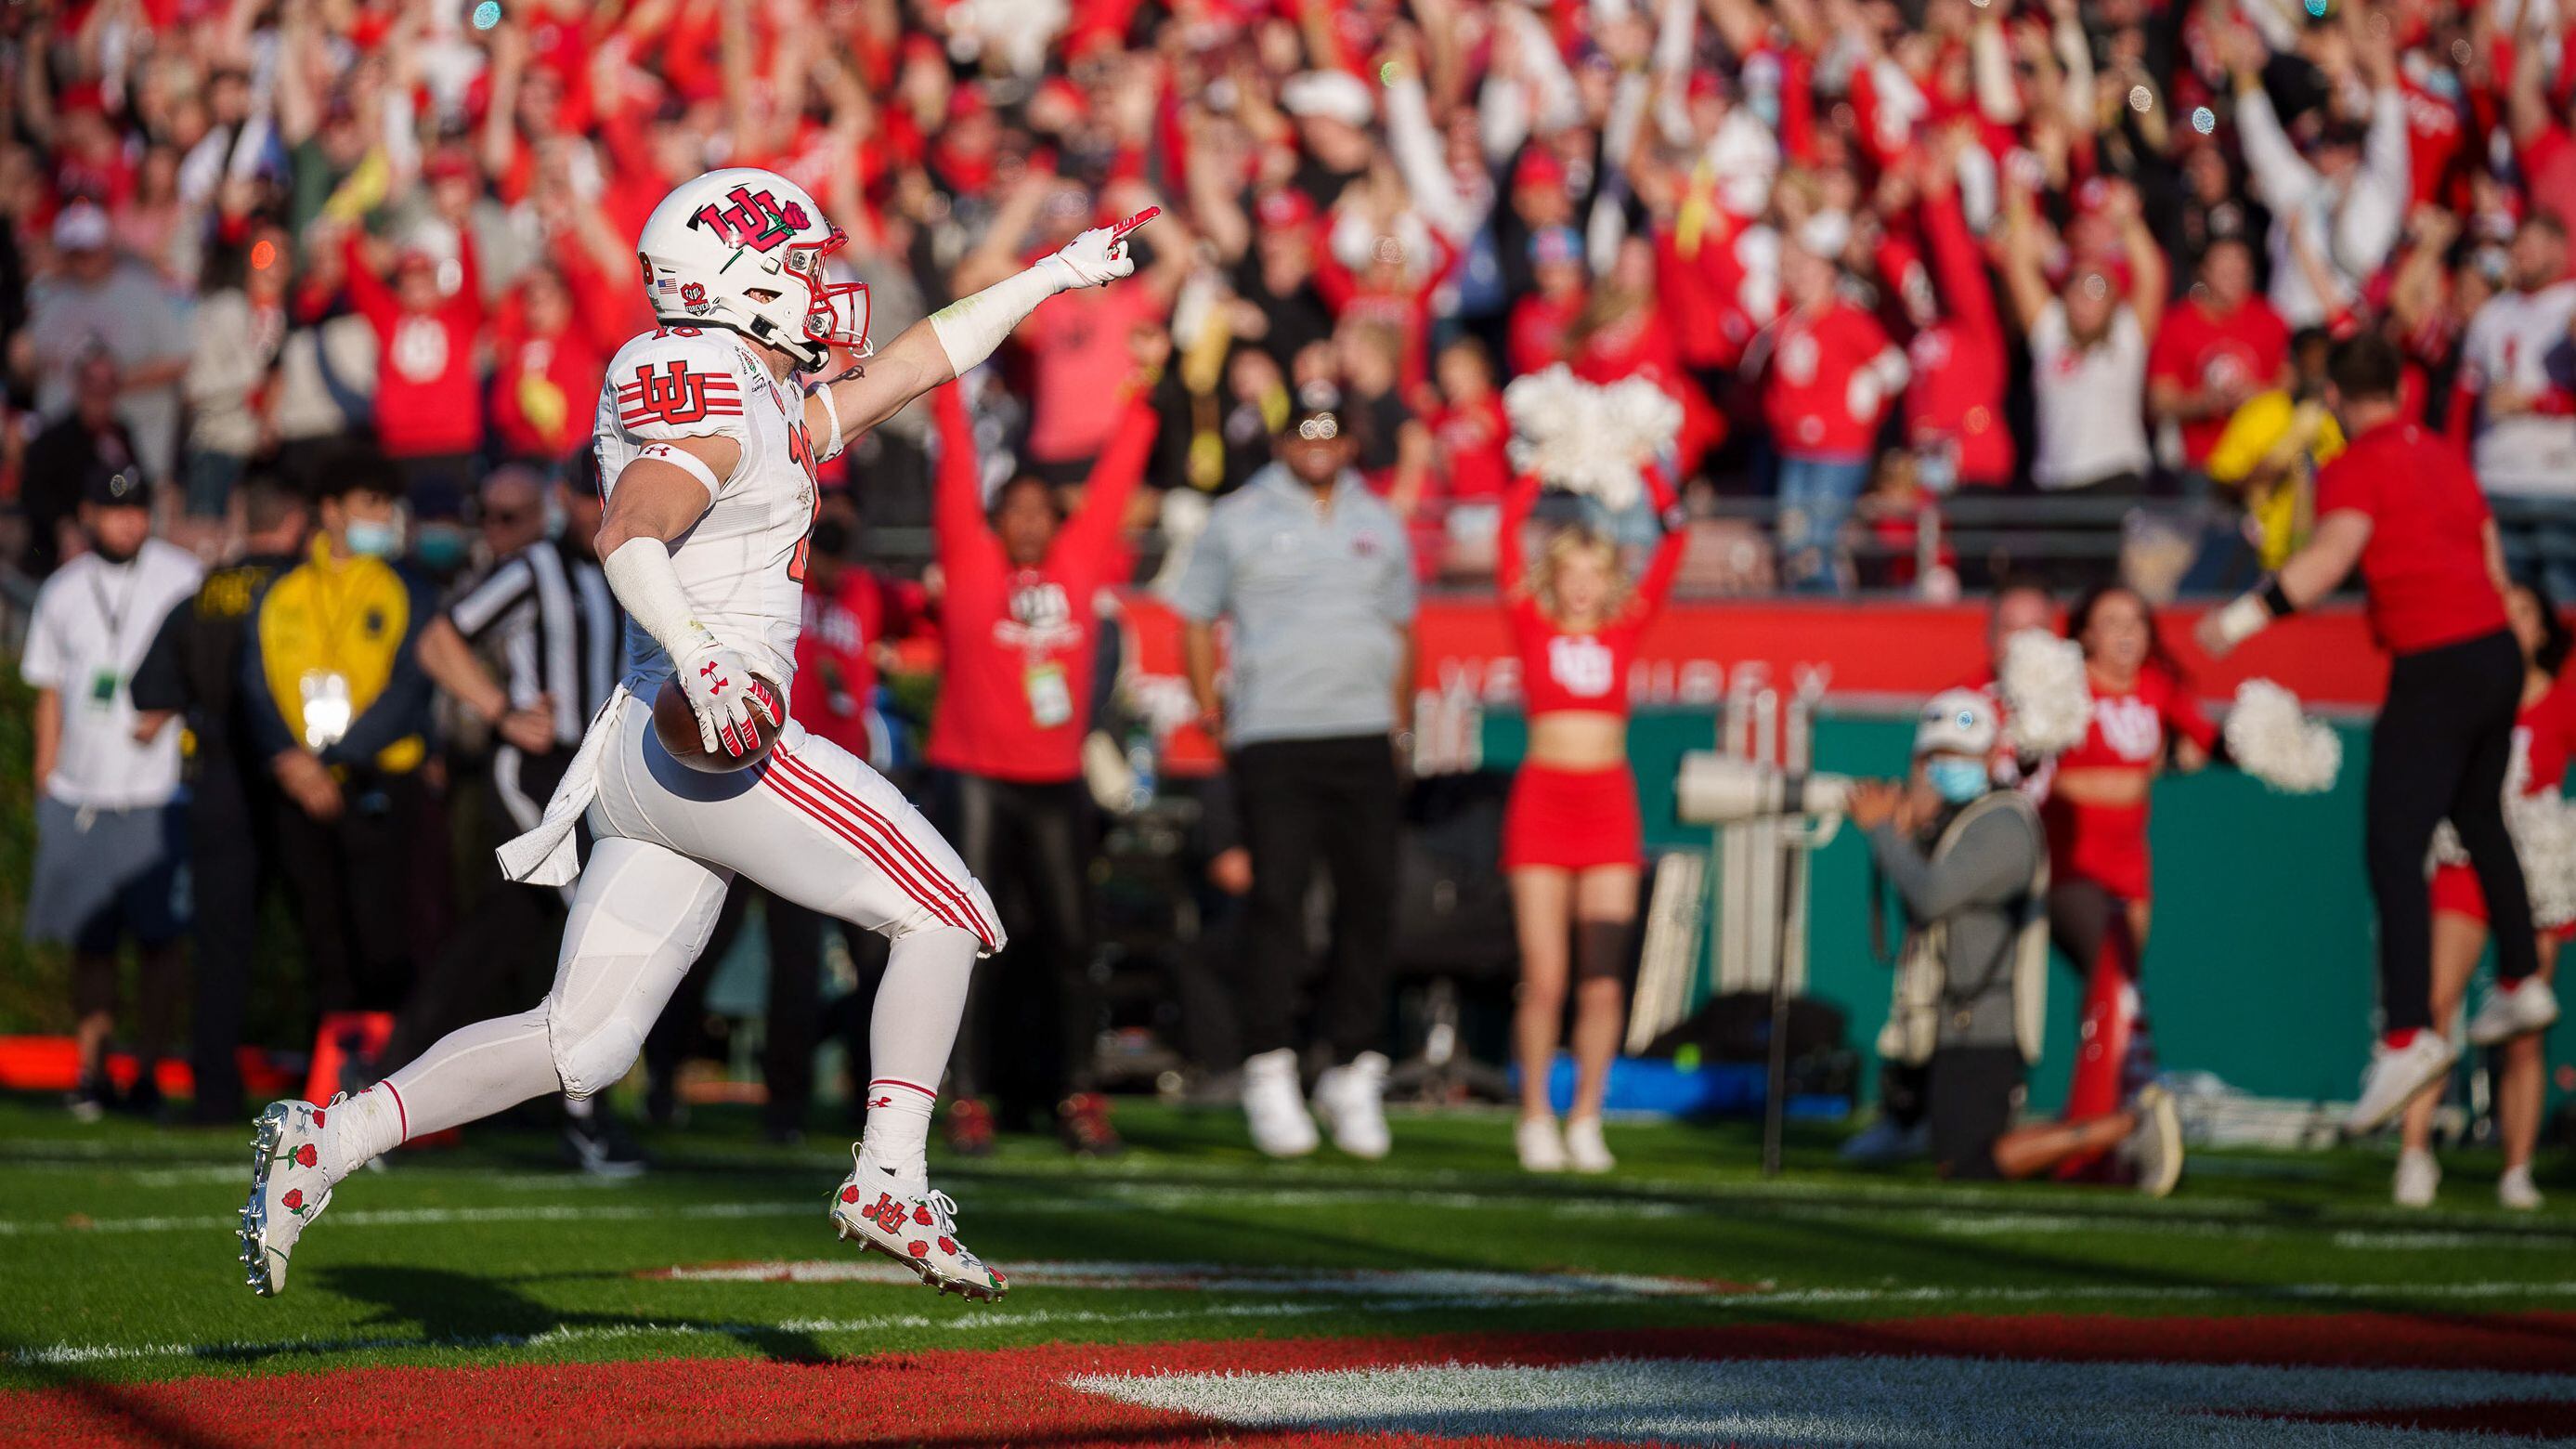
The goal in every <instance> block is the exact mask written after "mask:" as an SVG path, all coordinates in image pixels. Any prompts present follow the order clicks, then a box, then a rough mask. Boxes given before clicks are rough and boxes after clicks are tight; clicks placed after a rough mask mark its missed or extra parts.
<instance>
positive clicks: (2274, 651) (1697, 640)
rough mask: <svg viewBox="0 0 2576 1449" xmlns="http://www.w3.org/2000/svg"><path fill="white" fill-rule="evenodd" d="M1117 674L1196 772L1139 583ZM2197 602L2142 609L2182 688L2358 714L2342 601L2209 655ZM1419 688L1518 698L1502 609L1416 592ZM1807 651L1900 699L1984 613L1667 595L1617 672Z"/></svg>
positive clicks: (1715, 674) (1212, 761)
mask: <svg viewBox="0 0 2576 1449" xmlns="http://www.w3.org/2000/svg"><path fill="white" fill-rule="evenodd" d="M1121 606H1122V609H1123V611H1124V613H1123V619H1124V622H1123V626H1122V627H1123V628H1124V631H1125V636H1126V638H1125V643H1126V664H1125V669H1126V675H1127V678H1126V683H1127V687H1128V690H1129V693H1130V695H1131V697H1132V698H1134V699H1135V700H1137V701H1138V703H1139V704H1140V705H1141V706H1142V707H1143V709H1144V711H1145V713H1146V715H1147V717H1148V718H1150V719H1151V720H1152V721H1153V722H1154V725H1155V729H1156V732H1157V733H1158V734H1160V735H1162V736H1163V737H1164V739H1165V755H1166V758H1165V760H1164V768H1165V769H1167V770H1169V771H1171V772H1173V773H1176V774H1203V773H1206V772H1208V771H1210V770H1212V769H1214V768H1215V766H1216V763H1217V754H1216V751H1215V749H1214V747H1213V745H1212V744H1211V743H1210V741H1209V740H1208V739H1207V737H1206V736H1205V735H1204V734H1202V733H1200V732H1199V731H1198V729H1197V727H1196V726H1195V725H1193V724H1191V723H1189V721H1190V719H1191V717H1192V715H1193V713H1194V711H1193V709H1192V706H1191V704H1190V698H1189V684H1188V680H1187V679H1186V677H1185V676H1184V674H1183V671H1182V665H1181V642H1180V638H1181V631H1180V619H1179V616H1177V615H1176V614H1174V613H1173V612H1172V610H1171V609H1170V608H1169V606H1167V605H1165V604H1164V603H1163V601H1162V600H1161V599H1159V598H1156V597H1155V596H1153V595H1152V594H1150V593H1146V592H1144V591H1142V590H1128V591H1125V592H1123V593H1122V594H1121ZM2203 612H2205V610H2204V609H2203V608H2202V607H2199V606H2191V607H2175V608H2172V609H2168V610H2166V611H2164V612H2163V613H2162V614H2161V615H2160V616H2159V618H2158V623H2159V625H2160V626H2161V627H2160V631H2159V632H2160V633H2161V634H2162V635H2163V637H2164V642H2165V647H2166V648H2167V649H2168V650H2170V651H2171V652H2172V654H2173V656H2174V658H2175V660H2176V661H2177V662H2179V663H2180V664H2181V665H2182V666H2183V668H2184V669H2185V670H2186V671H2188V672H2189V674H2190V676H2191V685H2192V689H2193V691H2194V692H2195V693H2197V694H2199V695H2201V696H2202V697H2203V698H2207V699H2219V700H2223V699H2226V698H2229V697H2231V696H2233V695H2234V694H2235V692H2236V686H2237V684H2238V683H2240V682H2241V681H2243V680H2246V679H2250V678H2267V679H2271V680H2273V681H2275V682H2277V683H2279V684H2280V685H2281V686H2282V687H2284V688H2286V689H2288V690H2290V691H2291V692H2292V693H2294V694H2296V695H2298V696H2299V698H2300V700H2301V701H2302V702H2304V703H2306V704H2307V705H2308V706H2310V707H2311V708H2322V709H2326V710H2329V711H2334V712H2340V713H2346V714H2366V713H2368V712H2369V711H2370V710H2372V709H2374V708H2376V707H2377V706H2378V703H2379V698H2380V695H2381V693H2382V692H2383V691H2384V690H2385V689H2386V687H2387V683H2388V656H2387V655H2385V654H2383V653H2381V652H2380V650H2379V647H2378V646H2377V645H2376V644H2374V643H2373V642H2372V641H2371V638H2370V629H2369V625H2368V624H2367V622H2366V621H2365V620H2364V619H2363V617H2362V614H2361V611H2360V610H2359V609H2357V608H2352V607H2346V606H2335V607H2329V608H2326V609H2321V610H2318V611H2317V612H2315V613H2313V614H2309V615H2303V616H2301V617H2300V618H2297V619H2293V620H2291V621H2289V622H2287V623H2284V624H2280V625H2276V626H2275V627H2273V628H2272V629H2270V630H2267V631H2266V632H2264V633H2262V634H2260V635H2257V636H2256V637H2255V638H2253V639H2252V640H2250V641H2248V642H2247V643H2246V644H2245V646H2244V647H2243V648H2241V649H2239V650H2237V651H2236V652H2235V653H2234V654H2232V655H2230V656H2229V657H2228V658H2226V659H2224V660H2219V661H2212V660H2209V659H2207V658H2204V657H2203V656H2202V655H2201V653H2200V651H2199V650H2198V649H2196V648H2194V647H2193V645H2192V642H2191V630H2192V626H2193V624H2194V623H2196V622H2197V621H2198V620H2199V618H2200V616H2201V614H2202V613H2203ZM1416 627H1417V631H1418V633H1419V636H1420V642H1421V659H1422V667H1421V676H1420V687H1421V688H1422V689H1424V690H1426V691H1430V692H1433V693H1447V692H1450V691H1462V692H1464V693H1465V694H1468V695H1471V696H1473V697H1474V698H1475V699H1477V700H1478V701H1480V702H1481V703H1482V704H1483V705H1484V706H1485V707H1486V708H1487V709H1490V710H1505V711H1507V710H1514V709H1517V708H1518V707H1519V705H1520V702H1521V685H1520V660H1519V657H1518V656H1517V654H1516V653H1515V652H1514V650H1513V648H1512V639H1511V630H1510V627H1509V626H1508V625H1507V624H1506V623H1505V622H1504V619H1503V611H1502V610H1501V609H1500V608H1499V607H1497V606H1496V605H1495V604H1494V603H1492V602H1491V601H1489V600H1483V599H1474V600H1470V599H1441V598H1434V599H1426V600H1424V601H1423V604H1422V612H1421V616H1420V619H1419V621H1418V623H1417V626H1416ZM1808 666H1822V667H1823V668H1824V669H1825V670H1826V671H1827V676H1826V684H1827V697H1828V698H1829V699H1831V700H1836V701H1839V702H1842V703H1844V704H1847V705H1848V704H1854V703H1859V702H1863V701H1873V700H1875V701H1885V702H1891V703H1893V702H1896V701H1904V702H1906V703H1908V704H1910V703H1911V702H1912V701H1914V700H1917V699H1920V698H1922V697H1924V696H1927V695H1931V694H1933V693H1936V692H1938V691H1940V690H1943V689H1946V688H1949V687H1950V686H1952V685H1955V684H1963V683H1968V682H1971V681H1973V680H1975V679H1977V678H1979V677H1981V676H1982V675H1983V674H1984V672H1985V668H1986V612H1985V610H1984V608H1982V607H1980V606H1976V605H1936V604H1907V603H1873V604H1850V603H1833V602H1815V603H1807V602H1797V601H1782V600H1748V601H1744V602H1726V601H1711V602H1695V603H1681V604H1675V605H1673V606H1672V607H1671V608H1669V609H1667V610H1666V611H1665V612H1664V614H1663V616H1662V617H1661V618H1659V619H1657V620H1656V621H1655V622H1654V624H1653V625H1652V626H1650V627H1649V628H1648V629H1647V630H1646V633H1645V636H1644V637H1643V638H1642V639H1641V640H1640V641H1639V642H1638V648H1637V659H1636V663H1635V665H1634V667H1633V668H1632V669H1631V671H1630V673H1629V677H1628V698H1629V703H1630V704H1631V705H1632V706H1635V707H1639V708H1650V709H1689V708H1695V707H1703V706H1706V707H1714V706H1715V705H1716V704H1717V703H1718V702H1719V701H1720V700H1721V699H1722V698H1723V697H1724V695H1725V691H1726V685H1727V681H1728V680H1730V679H1731V678H1733V677H1734V676H1735V675H1736V674H1737V673H1738V672H1739V671H1741V670H1743V669H1745V668H1747V667H1755V668H1759V669H1761V670H1762V671H1764V672H1765V673H1766V674H1767V675H1768V677H1769V678H1771V679H1773V680H1776V681H1780V682H1782V683H1788V682H1790V681H1793V680H1794V679H1795V678H1796V677H1797V671H1799V670H1800V669H1802V668H1805V667H1808Z"/></svg>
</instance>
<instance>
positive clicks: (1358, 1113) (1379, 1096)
mask: <svg viewBox="0 0 2576 1449" xmlns="http://www.w3.org/2000/svg"><path fill="white" fill-rule="evenodd" d="M1387 1065H1388V1064H1387V1060H1386V1056H1385V1054H1384V1053H1382V1052H1362V1053H1360V1054H1359V1055H1358V1056H1355V1057H1353V1058H1351V1059H1350V1062H1349V1063H1348V1064H1347V1065H1344V1066H1338V1067H1333V1068H1330V1069H1328V1070H1326V1071H1325V1073H1324V1074H1323V1075H1322V1076H1320V1077H1317V1078H1316V1079H1315V1115H1316V1116H1318V1117H1321V1118H1323V1119H1324V1125H1325V1126H1327V1127H1329V1128H1331V1129H1333V1145H1334V1146H1335V1147H1338V1148H1340V1149H1342V1150H1343V1151H1344V1152H1347V1153H1349V1154H1350V1155H1351V1156H1353V1157H1366V1158H1370V1159H1372V1160H1374V1159H1376V1158H1380V1157H1384V1156H1386V1153H1387V1149H1388V1148H1390V1147H1392V1146H1394V1145H1395V1142H1394V1139H1393V1138H1391V1137H1389V1136H1388V1135H1387V1130H1386V1073H1387Z"/></svg>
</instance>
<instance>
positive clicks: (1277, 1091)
mask: <svg viewBox="0 0 2576 1449" xmlns="http://www.w3.org/2000/svg"><path fill="white" fill-rule="evenodd" d="M1243 1120H1244V1122H1245V1124H1246V1125H1247V1126H1249V1127H1251V1129H1252V1145H1253V1146H1254V1147H1257V1148H1259V1149H1260V1150H1261V1153H1262V1155H1263V1156H1265V1157H1303V1156H1305V1155H1306V1154H1307V1153H1309V1152H1312V1151H1314V1150H1315V1144H1316V1142H1317V1141H1318V1140H1319V1139H1318V1138H1317V1136H1316V1134H1315V1119H1314V1118H1312V1117H1309V1116H1307V1115H1306V1094H1305V1093H1304V1092H1302V1091H1300V1090H1298V1087H1297V1053H1296V1052H1295V1051H1293V1050H1291V1049H1290V1048H1288V1047H1281V1048H1279V1049H1278V1050H1277V1051H1268V1052H1263V1053H1262V1054H1261V1055H1259V1056H1257V1057H1246V1058H1244V1059H1243Z"/></svg>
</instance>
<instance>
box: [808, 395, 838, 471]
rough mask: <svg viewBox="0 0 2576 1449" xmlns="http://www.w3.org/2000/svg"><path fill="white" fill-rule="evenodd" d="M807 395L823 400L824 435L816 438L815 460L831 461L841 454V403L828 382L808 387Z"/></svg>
mask: <svg viewBox="0 0 2576 1449" xmlns="http://www.w3.org/2000/svg"><path fill="white" fill-rule="evenodd" d="M806 395H807V396H809V397H818V398H821V399H822V400H823V436H822V437H820V438H817V439H815V440H814V461H815V462H817V463H829V462H831V461H832V460H833V459H834V458H837V457H839V456H841V404H840V402H839V400H838V399H836V398H834V397H833V396H832V385H831V384H830V383H828V382H826V383H820V384H817V385H816V386H814V387H813V388H810V389H808V390H807V394H806Z"/></svg>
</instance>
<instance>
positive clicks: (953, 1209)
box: [831, 1146, 1010, 1303]
mask: <svg viewBox="0 0 2576 1449" xmlns="http://www.w3.org/2000/svg"><path fill="white" fill-rule="evenodd" d="M831 1219H832V1227H833V1228H834V1230H836V1231H837V1232H839V1233H840V1235H841V1236H842V1238H843V1239H845V1240H846V1239H849V1238H857V1239H858V1240H859V1242H860V1244H861V1246H863V1247H865V1248H867V1249H868V1250H869V1251H871V1252H877V1253H883V1254H885V1255H886V1256H887V1257H889V1258H892V1259H894V1260H895V1261H896V1262H898V1263H901V1264H902V1265H904V1266H905V1267H907V1268H910V1269H911V1270H912V1271H913V1272H914V1273H916V1274H918V1275H920V1277H921V1281H922V1282H924V1283H927V1284H929V1285H930V1286H931V1287H933V1288H936V1289H938V1290H939V1291H940V1292H942V1293H957V1294H960V1295H962V1296H964V1297H967V1298H972V1299H976V1300H978V1301H980V1302H984V1303H990V1302H992V1301H994V1300H995V1299H997V1298H1000V1297H1001V1296H1002V1295H1003V1294H1004V1293H1007V1292H1009V1291H1010V1280H1009V1279H1007V1278H1004V1277H1003V1276H1002V1275H1001V1273H1000V1272H998V1271H997V1270H995V1269H992V1268H988V1267H986V1266H984V1260H983V1259H981V1258H978V1257H976V1256H975V1255H974V1253H973V1252H971V1251H969V1250H968V1249H967V1247H966V1245H965V1244H963V1243H961V1242H959V1241H957V1204H956V1203H955V1202H954V1201H952V1200H951V1199H950V1198H949V1196H948V1194H946V1193H944V1192H933V1191H931V1190H930V1187H929V1185H928V1184H926V1183H923V1182H921V1181H919V1180H917V1179H915V1178H912V1177H910V1176H909V1175H908V1174H902V1173H896V1172H890V1171H888V1170H887V1169H886V1168H884V1167H882V1166H880V1165H879V1164H877V1163H876V1162H874V1161H871V1160H870V1159H869V1158H868V1157H867V1155H866V1154H865V1153H863V1152H861V1151H860V1150H859V1149H858V1148H857V1147H856V1146H853V1147H852V1148H851V1149H850V1175H849V1176H847V1177H845V1178H842V1179H841V1185H840V1186H839V1187H836V1188H834V1189H833V1190H832V1206H831Z"/></svg>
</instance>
